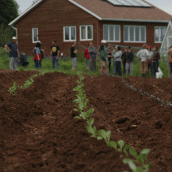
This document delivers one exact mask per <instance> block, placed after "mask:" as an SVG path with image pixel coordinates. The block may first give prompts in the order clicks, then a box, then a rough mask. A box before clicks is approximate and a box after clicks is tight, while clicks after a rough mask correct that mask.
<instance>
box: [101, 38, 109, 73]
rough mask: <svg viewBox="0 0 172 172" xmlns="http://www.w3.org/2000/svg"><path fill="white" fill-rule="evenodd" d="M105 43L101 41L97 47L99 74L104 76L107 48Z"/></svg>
mask: <svg viewBox="0 0 172 172" xmlns="http://www.w3.org/2000/svg"><path fill="white" fill-rule="evenodd" d="M106 43H107V42H106V41H105V40H102V41H101V45H100V46H99V61H100V73H101V74H106V60H107V48H106Z"/></svg>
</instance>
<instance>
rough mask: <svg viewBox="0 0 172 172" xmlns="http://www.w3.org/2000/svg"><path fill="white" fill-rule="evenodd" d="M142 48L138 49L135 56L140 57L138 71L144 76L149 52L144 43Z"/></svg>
mask: <svg viewBox="0 0 172 172" xmlns="http://www.w3.org/2000/svg"><path fill="white" fill-rule="evenodd" d="M142 48H143V49H142V50H140V51H139V52H138V53H137V57H138V58H139V59H140V61H141V63H140V72H141V74H142V77H146V73H147V71H148V55H149V52H148V50H147V45H146V44H144V45H143V46H142Z"/></svg>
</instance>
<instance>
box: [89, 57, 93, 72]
mask: <svg viewBox="0 0 172 172" xmlns="http://www.w3.org/2000/svg"><path fill="white" fill-rule="evenodd" d="M92 66H93V59H92V58H90V60H89V70H90V71H91V70H92Z"/></svg>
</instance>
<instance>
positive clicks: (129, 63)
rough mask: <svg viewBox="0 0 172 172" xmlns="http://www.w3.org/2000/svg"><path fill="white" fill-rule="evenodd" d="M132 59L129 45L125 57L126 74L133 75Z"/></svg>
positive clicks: (132, 54) (132, 55)
mask: <svg viewBox="0 0 172 172" xmlns="http://www.w3.org/2000/svg"><path fill="white" fill-rule="evenodd" d="M133 59H134V53H133V52H132V49H131V47H130V46H129V47H128V52H127V58H126V74H129V75H133Z"/></svg>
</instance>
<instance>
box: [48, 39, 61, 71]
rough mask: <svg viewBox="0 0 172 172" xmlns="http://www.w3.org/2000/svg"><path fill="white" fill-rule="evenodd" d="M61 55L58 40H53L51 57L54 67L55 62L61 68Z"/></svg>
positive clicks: (53, 66)
mask: <svg viewBox="0 0 172 172" xmlns="http://www.w3.org/2000/svg"><path fill="white" fill-rule="evenodd" d="M59 56H60V48H59V46H57V45H56V41H55V40H54V41H52V46H51V52H50V59H52V68H53V69H54V68H55V63H56V64H57V68H58V69H59V67H60V66H59Z"/></svg>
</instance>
